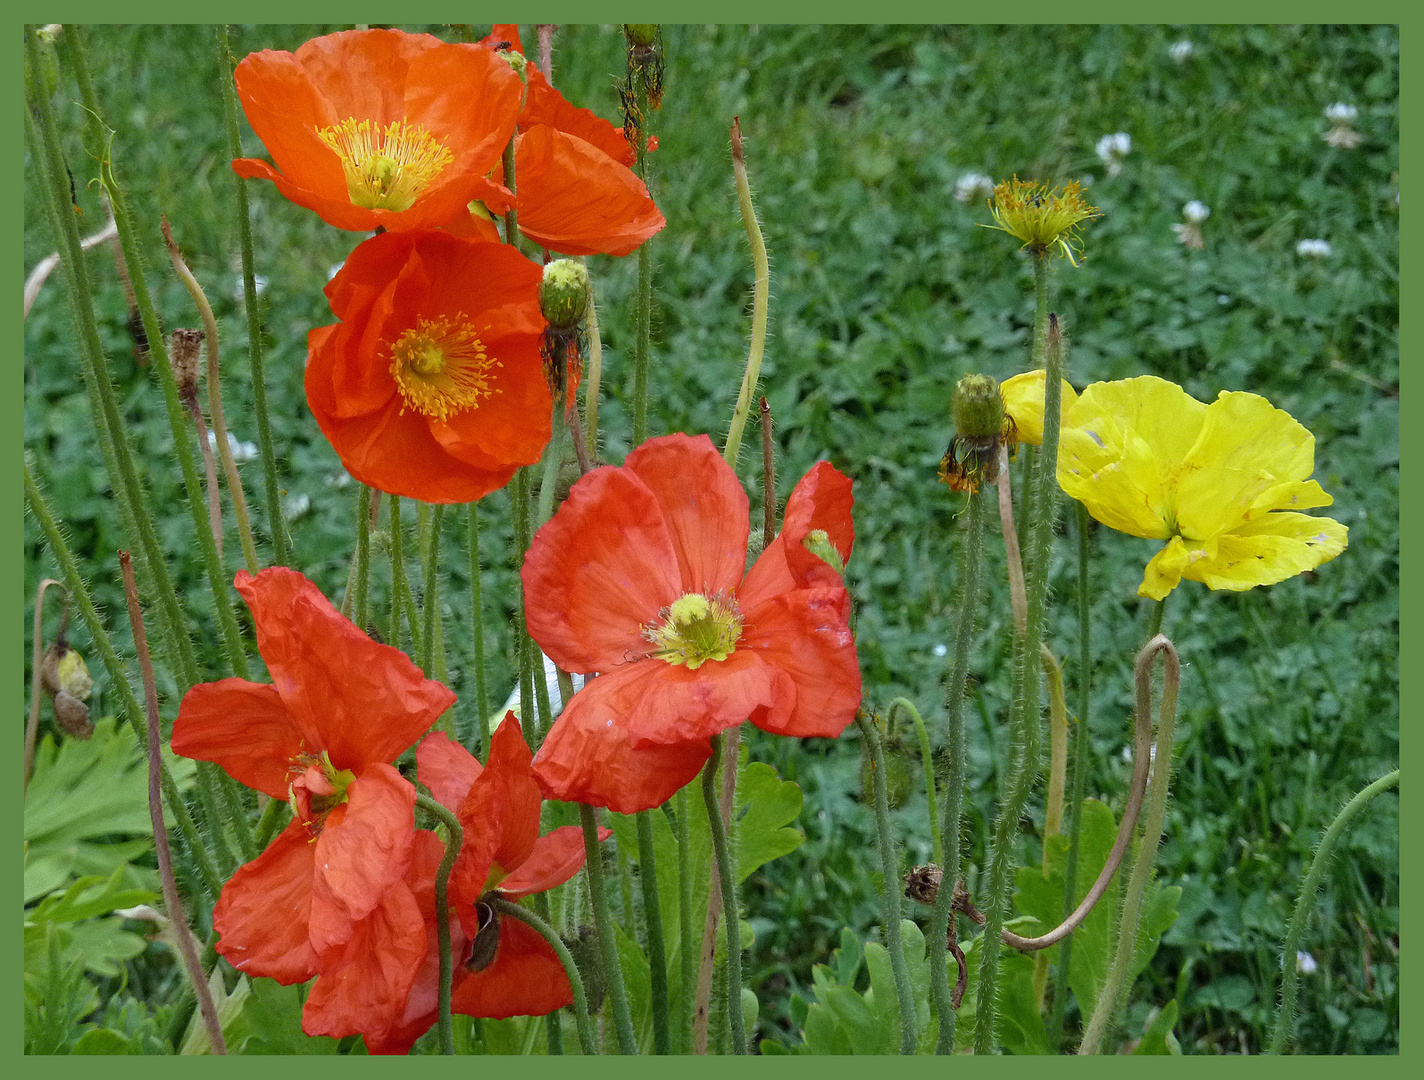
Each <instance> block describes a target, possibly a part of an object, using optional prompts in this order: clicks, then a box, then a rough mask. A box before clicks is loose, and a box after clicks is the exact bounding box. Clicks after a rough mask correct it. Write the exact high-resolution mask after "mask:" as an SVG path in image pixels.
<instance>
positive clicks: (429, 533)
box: [416, 503, 454, 736]
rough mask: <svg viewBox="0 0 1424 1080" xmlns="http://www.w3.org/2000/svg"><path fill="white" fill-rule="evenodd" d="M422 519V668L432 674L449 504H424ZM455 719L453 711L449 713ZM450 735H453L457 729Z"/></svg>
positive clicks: (421, 509) (420, 518)
mask: <svg viewBox="0 0 1424 1080" xmlns="http://www.w3.org/2000/svg"><path fill="white" fill-rule="evenodd" d="M416 513H417V515H418V518H419V521H420V539H421V545H420V562H421V569H422V570H423V571H424V574H425V581H424V584H423V587H422V589H421V593H420V614H421V619H422V622H423V623H424V626H423V627H422V629H421V644H422V645H424V646H425V647H424V648H423V649H421V651H420V666H421V669H422V670H423V671H424V672H425V673H426V674H427V675H428V674H429V673H430V670H431V665H432V664H434V663H435V652H436V650H435V642H436V641H437V640H438V638H439V635H440V629H441V627H440V526H441V524H442V522H443V520H444V517H445V507H443V506H440V505H439V504H436V505H433V506H427V505H426V504H425V503H420V504H418V505H417V507H416ZM446 716H447V717H449V718H451V719H452V720H453V716H454V714H453V713H448V712H447V713H446ZM447 734H449V735H451V736H453V735H454V731H453V729H452V730H450V731H448V732H447Z"/></svg>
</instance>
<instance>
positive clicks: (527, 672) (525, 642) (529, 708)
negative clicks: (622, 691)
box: [509, 468, 544, 747]
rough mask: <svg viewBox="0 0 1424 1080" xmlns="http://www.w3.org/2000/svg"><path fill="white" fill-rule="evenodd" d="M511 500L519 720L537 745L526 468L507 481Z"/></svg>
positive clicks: (528, 738)
mask: <svg viewBox="0 0 1424 1080" xmlns="http://www.w3.org/2000/svg"><path fill="white" fill-rule="evenodd" d="M509 498H510V503H511V513H510V519H511V525H512V527H513V532H514V575H515V577H516V579H518V580H519V612H518V616H517V618H518V621H517V622H516V624H515V626H514V646H515V654H516V655H517V656H518V658H519V721H520V727H521V728H522V729H523V731H524V741H525V742H526V743H528V744H529V745H530V746H531V747H534V746H538V745H539V742H540V739H539V710H538V705H537V702H536V701H535V698H534V679H535V674H534V641H533V639H532V638H530V636H529V623H528V620H527V617H526V611H527V603H528V601H527V598H526V597H525V595H524V582H523V578H522V576H521V575H520V572H519V571H520V568H521V567H522V566H523V565H524V555H525V553H526V552H527V551H528V550H529V540H530V528H529V470H528V469H527V468H523V469H520V470H519V471H517V472H516V473H515V474H514V479H513V481H512V482H511V483H510V485H509ZM543 677H544V670H543V663H542V661H541V662H540V667H539V673H538V678H540V679H543Z"/></svg>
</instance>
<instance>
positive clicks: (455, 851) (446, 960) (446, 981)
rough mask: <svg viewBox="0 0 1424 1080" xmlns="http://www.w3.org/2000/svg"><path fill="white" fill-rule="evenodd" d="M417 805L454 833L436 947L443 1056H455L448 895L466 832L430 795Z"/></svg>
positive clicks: (439, 886)
mask: <svg viewBox="0 0 1424 1080" xmlns="http://www.w3.org/2000/svg"><path fill="white" fill-rule="evenodd" d="M415 805H416V806H418V807H420V808H421V809H422V810H426V811H429V812H430V813H431V814H434V815H435V816H436V817H438V818H439V819H440V820H441V822H442V823H443V824H444V825H445V828H446V829H447V830H449V833H450V840H449V842H448V843H447V844H446V845H445V857H444V858H443V859H441V860H440V868H439V869H438V870H436V871H435V940H436V947H437V948H438V949H439V950H440V991H439V996H438V999H437V1000H438V1001H439V1005H438V1008H439V1010H440V1011H439V1024H440V1052H441V1053H442V1054H454V1052H455V1025H454V1021H453V1020H452V1019H451V1016H450V986H451V982H452V980H453V979H454V974H455V964H454V958H453V957H452V956H451V955H450V909H449V905H448V904H447V902H446V895H447V892H446V891H447V889H448V887H449V884H450V871H451V869H452V868H453V867H454V865H455V859H456V858H457V857H458V856H459V854H460V848H461V846H462V845H463V844H464V842H465V830H464V829H462V828H461V827H460V819H459V818H457V817H456V816H455V815H454V814H453V813H451V812H450V811H449V810H447V809H446V808H445V807H444V806H442V805H441V804H440V803H438V802H436V801H435V800H434V799H432V798H431V797H430V796H429V795H422V794H420V793H419V792H416V796H415Z"/></svg>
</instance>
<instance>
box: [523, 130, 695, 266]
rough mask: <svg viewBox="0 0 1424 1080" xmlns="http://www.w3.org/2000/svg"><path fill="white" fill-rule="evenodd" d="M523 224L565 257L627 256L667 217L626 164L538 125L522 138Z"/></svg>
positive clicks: (528, 233) (526, 231)
mask: <svg viewBox="0 0 1424 1080" xmlns="http://www.w3.org/2000/svg"><path fill="white" fill-rule="evenodd" d="M514 153H515V172H514V175H515V176H516V177H517V180H518V185H519V186H518V201H519V230H520V232H522V233H523V234H524V235H525V236H527V237H529V239H531V240H533V241H534V242H535V243H536V244H539V245H540V246H541V247H546V248H549V249H550V250H551V251H557V252H560V253H562V254H564V255H598V254H603V255H627V254H629V253H630V252H632V251H634V250H636V249H637V247H638V245H640V244H641V243H643V241H644V240H647V239H648V238H649V237H650V236H652V235H654V234H655V233H657V232H658V231H659V230H660V229H662V227H663V226H664V225H666V224H667V219H666V218H664V217H663V215H662V213H661V212H660V211H659V210H658V208H657V207H656V206H655V205H654V204H653V200H652V199H651V198H650V197H649V196H648V189H647V188H646V187H644V186H643V182H642V181H641V180H639V179H638V178H637V177H636V176H635V175H633V172H632V170H630V169H629V168H628V167H627V166H626V165H621V164H619V163H618V162H617V161H614V160H613V159H612V158H611V157H609V156H608V155H607V154H605V153H604V152H603V151H602V150H600V149H598V148H597V147H596V146H593V145H592V144H590V143H586V142H584V141H583V140H582V139H579V138H576V137H575V136H573V135H565V134H564V133H563V132H562V131H558V130H557V129H555V128H552V127H549V126H548V125H547V124H539V125H537V126H536V127H533V128H530V129H529V130H528V131H527V132H525V133H524V134H523V135H520V136H518V137H517V138H516V140H515V151H514Z"/></svg>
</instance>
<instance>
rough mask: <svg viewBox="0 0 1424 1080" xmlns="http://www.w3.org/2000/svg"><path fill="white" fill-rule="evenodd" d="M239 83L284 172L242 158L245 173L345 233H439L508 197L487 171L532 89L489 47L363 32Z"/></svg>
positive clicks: (316, 42)
mask: <svg viewBox="0 0 1424 1080" xmlns="http://www.w3.org/2000/svg"><path fill="white" fill-rule="evenodd" d="M236 78H237V93H238V97H239V98H240V99H241V101H242V107H243V111H244V112H246V114H247V119H248V122H249V123H250V124H251V125H252V130H253V131H255V132H256V133H257V137H258V138H260V139H261V140H262V142H263V144H264V145H265V146H266V147H267V150H268V152H269V153H270V154H271V155H272V160H273V161H274V162H275V163H276V168H273V167H272V166H271V165H268V164H267V163H266V162H265V161H260V160H257V159H255V158H240V159H238V160H237V161H234V162H233V169H234V170H235V171H236V172H237V173H238V175H239V176H247V177H253V176H255V177H260V178H263V179H267V180H271V181H272V182H273V183H274V184H276V185H277V189H278V190H279V191H280V192H281V193H282V194H283V195H285V196H286V197H287V198H288V199H291V200H292V201H293V202H295V203H297V204H298V205H301V206H305V207H307V208H308V209H310V210H314V211H316V213H317V214H319V215H320V216H321V218H322V220H324V221H326V222H328V223H330V224H332V225H335V226H336V227H337V228H340V229H355V230H370V229H375V228H377V227H378V226H379V227H383V228H385V229H387V230H390V231H399V230H406V229H433V228H438V227H440V226H442V225H447V224H449V223H450V222H452V221H454V220H455V219H456V218H459V217H464V216H468V213H467V207H468V205H469V203H470V201H471V200H472V199H496V200H497V199H498V198H499V197H500V193H501V192H502V191H503V189H502V188H500V187H499V186H498V185H496V184H494V183H492V182H491V181H490V180H489V179H487V175H488V173H489V172H490V170H491V169H493V168H494V167H495V165H497V164H498V163H499V160H500V155H501V154H502V153H503V152H504V148H505V146H506V145H507V144H508V143H509V139H510V137H511V136H512V135H513V134H514V126H515V122H516V119H517V117H518V114H519V109H520V101H521V98H522V96H523V92H524V91H523V87H522V86H521V85H520V81H519V77H518V76H517V75H515V73H514V72H513V71H511V70H510V68H509V65H508V64H507V63H505V62H504V61H502V60H500V59H499V58H498V57H497V56H493V55H492V54H491V53H490V51H489V50H488V49H481V48H478V47H476V46H472V45H453V44H448V43H446V42H442V41H440V40H439V39H438V38H434V37H431V36H430V35H429V34H406V33H402V32H401V31H399V30H352V31H347V32H345V33H340V34H328V35H327V36H325V37H319V38H315V39H313V40H311V41H308V42H307V43H306V44H304V45H302V46H301V48H299V49H298V50H297V51H296V52H295V53H288V52H280V51H277V50H272V49H268V50H264V51H263V52H258V53H253V54H252V55H250V56H248V57H247V58H246V59H244V60H243V61H242V63H240V64H238V65H237V71H236ZM504 194H505V195H506V196H507V194H508V193H507V192H504Z"/></svg>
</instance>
